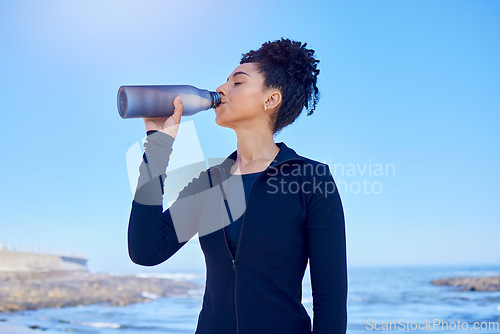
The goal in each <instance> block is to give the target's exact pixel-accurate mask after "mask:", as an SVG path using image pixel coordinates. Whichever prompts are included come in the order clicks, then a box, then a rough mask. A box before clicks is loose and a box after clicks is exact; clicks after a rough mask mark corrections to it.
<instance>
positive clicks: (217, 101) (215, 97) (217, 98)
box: [210, 92, 220, 109]
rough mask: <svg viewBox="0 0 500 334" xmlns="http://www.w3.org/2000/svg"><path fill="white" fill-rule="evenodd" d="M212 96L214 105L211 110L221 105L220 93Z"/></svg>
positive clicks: (212, 93)
mask: <svg viewBox="0 0 500 334" xmlns="http://www.w3.org/2000/svg"><path fill="white" fill-rule="evenodd" d="M210 96H211V97H212V105H211V106H210V108H214V109H215V108H217V107H218V106H219V104H220V93H217V92H210Z"/></svg>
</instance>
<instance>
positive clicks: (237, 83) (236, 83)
mask: <svg viewBox="0 0 500 334" xmlns="http://www.w3.org/2000/svg"><path fill="white" fill-rule="evenodd" d="M239 84H242V82H235V83H234V85H235V86H236V85H239Z"/></svg>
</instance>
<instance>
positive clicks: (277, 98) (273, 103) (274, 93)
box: [266, 89, 282, 111]
mask: <svg viewBox="0 0 500 334" xmlns="http://www.w3.org/2000/svg"><path fill="white" fill-rule="evenodd" d="M281 99H282V97H281V92H280V91H279V90H274V89H273V90H270V91H269V95H268V96H267V101H266V105H267V110H268V111H274V110H276V109H278V108H279V106H280V105H281Z"/></svg>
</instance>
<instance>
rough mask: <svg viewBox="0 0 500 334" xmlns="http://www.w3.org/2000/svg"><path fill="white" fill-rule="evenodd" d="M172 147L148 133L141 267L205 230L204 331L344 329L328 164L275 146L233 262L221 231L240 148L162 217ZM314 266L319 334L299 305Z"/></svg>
mask: <svg viewBox="0 0 500 334" xmlns="http://www.w3.org/2000/svg"><path fill="white" fill-rule="evenodd" d="M173 142H174V138H172V137H171V136H169V135H167V134H165V133H162V132H154V131H148V136H147V141H146V142H145V143H144V148H145V153H144V156H143V162H142V164H141V166H140V176H139V183H138V186H137V190H136V193H135V196H134V200H133V201H132V209H131V213H130V220H129V226H128V248H129V255H130V258H131V259H132V261H133V262H135V263H137V264H141V265H145V266H154V265H157V264H159V263H162V262H163V261H165V260H167V259H168V258H170V257H171V256H172V255H173V254H174V253H175V252H177V251H178V250H179V249H180V248H181V247H182V246H183V245H184V244H185V243H186V242H187V241H188V240H189V239H190V238H191V237H192V236H194V235H195V234H196V233H198V238H199V241H200V244H201V248H202V250H203V253H204V255H205V262H206V274H207V276H206V285H205V294H204V297H203V305H202V309H201V311H200V313H199V317H198V325H197V328H196V334H256V333H257V334H306V333H307V334H310V333H313V334H340V333H345V332H346V324H347V312H346V303H347V263H346V239H345V225H344V212H343V207H342V202H341V199H340V196H339V193H338V191H337V189H336V184H335V182H334V180H333V177H332V174H331V172H330V169H329V167H328V165H326V164H324V163H321V162H318V161H314V160H311V159H308V158H305V157H302V156H299V155H298V154H297V153H295V151H294V150H293V149H290V148H289V147H287V146H286V145H285V144H284V143H282V142H280V143H276V145H277V146H279V148H280V150H279V152H278V154H277V156H276V158H275V160H274V161H273V162H272V163H271V164H270V166H269V167H268V168H267V169H266V170H265V171H264V172H263V173H262V174H260V175H259V176H258V177H257V179H256V180H255V182H254V184H253V186H252V189H251V192H250V194H249V198H248V206H247V207H246V210H245V212H244V215H245V216H244V218H243V223H242V228H241V232H240V239H239V244H238V248H237V252H236V255H235V258H233V256H232V254H231V252H230V251H229V247H228V245H227V240H226V238H225V234H224V231H223V230H224V229H223V228H222V227H223V226H225V225H227V224H229V221H231V219H232V217H231V216H232V215H234V214H233V211H234V210H233V207H236V206H234V205H232V204H231V199H230V198H225V199H224V195H225V194H224V193H225V191H224V184H225V181H227V179H228V178H229V177H232V176H231V174H229V170H230V168H231V166H232V164H233V163H234V161H235V160H236V151H234V152H233V153H232V154H230V155H229V156H228V157H227V158H226V159H225V160H224V161H223V162H222V163H221V164H219V165H216V166H214V167H211V168H209V169H207V170H204V171H202V172H201V173H200V175H199V176H198V177H197V178H193V180H192V181H191V182H189V183H188V185H187V186H185V187H184V189H183V190H182V191H181V192H180V193H179V196H178V197H177V199H176V201H175V202H174V203H173V204H172V205H171V206H170V207H169V209H167V210H165V211H163V205H162V196H163V190H164V189H163V182H164V180H165V177H166V175H165V171H166V167H167V164H168V159H169V156H170V154H171V152H172V145H173ZM215 194H219V196H216V195H215ZM236 211H237V210H236ZM235 216H238V213H236V215H235ZM236 218H237V217H235V218H234V220H235V219H236ZM308 261H309V266H310V276H311V285H312V296H313V331H311V319H310V317H309V316H308V314H307V312H306V310H305V308H304V307H303V305H302V303H301V297H302V296H301V295H302V279H303V276H304V272H305V269H306V266H307V263H308Z"/></svg>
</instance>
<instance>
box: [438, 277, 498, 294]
mask: <svg viewBox="0 0 500 334" xmlns="http://www.w3.org/2000/svg"><path fill="white" fill-rule="evenodd" d="M431 284H433V285H440V286H453V287H457V288H459V289H460V290H464V291H500V276H489V277H453V278H440V279H435V280H432V281H431Z"/></svg>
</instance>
